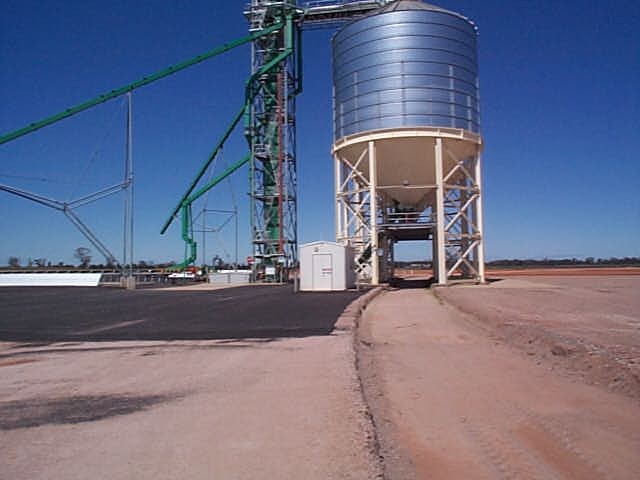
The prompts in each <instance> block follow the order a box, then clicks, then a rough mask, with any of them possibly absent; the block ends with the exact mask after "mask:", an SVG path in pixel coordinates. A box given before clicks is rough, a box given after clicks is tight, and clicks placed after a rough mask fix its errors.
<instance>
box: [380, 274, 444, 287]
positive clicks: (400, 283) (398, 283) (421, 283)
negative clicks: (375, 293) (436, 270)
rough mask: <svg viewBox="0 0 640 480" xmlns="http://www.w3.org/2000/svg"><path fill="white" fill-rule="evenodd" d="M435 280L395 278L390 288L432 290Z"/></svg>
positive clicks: (390, 283)
mask: <svg viewBox="0 0 640 480" xmlns="http://www.w3.org/2000/svg"><path fill="white" fill-rule="evenodd" d="M433 283H434V278H433V277H431V278H427V279H424V278H420V279H415V278H393V279H391V281H390V282H389V286H390V287H393V288H431V285H432V284H433Z"/></svg>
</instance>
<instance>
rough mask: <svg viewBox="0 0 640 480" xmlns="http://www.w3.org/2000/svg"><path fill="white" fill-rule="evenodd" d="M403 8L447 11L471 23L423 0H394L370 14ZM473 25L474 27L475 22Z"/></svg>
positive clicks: (462, 16) (455, 13)
mask: <svg viewBox="0 0 640 480" xmlns="http://www.w3.org/2000/svg"><path fill="white" fill-rule="evenodd" d="M404 10H429V11H431V12H442V13H448V14H450V15H455V16H456V17H460V18H462V19H463V20H466V21H468V22H469V23H471V24H473V22H472V21H471V20H470V19H468V18H467V17H465V16H464V15H460V14H459V13H457V12H452V11H451V10H447V9H445V8H442V7H438V6H437V5H432V4H430V3H426V2H423V1H422V0H395V1H392V2H391V3H388V4H387V5H385V6H383V7H380V8H379V9H378V10H376V11H375V12H374V13H373V14H372V15H377V14H379V13H387V12H399V11H404ZM473 25H474V27H475V24H473Z"/></svg>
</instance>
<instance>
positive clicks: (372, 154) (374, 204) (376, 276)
mask: <svg viewBox="0 0 640 480" xmlns="http://www.w3.org/2000/svg"><path fill="white" fill-rule="evenodd" d="M368 149H369V195H370V197H369V209H370V220H369V221H370V222H371V230H370V235H371V237H370V240H371V284H372V285H378V283H380V265H379V259H378V199H377V195H376V189H377V188H378V175H377V170H376V144H375V142H373V141H369V144H368Z"/></svg>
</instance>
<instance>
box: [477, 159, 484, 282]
mask: <svg viewBox="0 0 640 480" xmlns="http://www.w3.org/2000/svg"><path fill="white" fill-rule="evenodd" d="M475 170H476V171H475V177H476V178H475V180H476V186H477V188H478V199H477V200H476V202H475V208H476V211H475V218H476V223H477V228H478V234H479V236H480V243H479V244H478V249H477V251H476V255H477V258H476V259H477V262H478V277H479V278H478V280H479V281H480V282H481V283H484V282H485V275H484V223H483V222H484V219H483V216H482V155H481V154H480V153H478V158H477V159H476V165H475Z"/></svg>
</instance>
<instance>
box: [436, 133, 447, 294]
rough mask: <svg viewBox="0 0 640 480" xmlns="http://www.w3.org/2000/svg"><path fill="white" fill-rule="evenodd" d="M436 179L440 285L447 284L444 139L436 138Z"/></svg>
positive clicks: (437, 255) (438, 275)
mask: <svg viewBox="0 0 640 480" xmlns="http://www.w3.org/2000/svg"><path fill="white" fill-rule="evenodd" d="M435 177H436V232H435V233H436V234H435V236H434V238H433V242H434V248H433V253H434V258H433V266H434V270H435V271H434V277H435V280H436V282H437V283H438V285H446V284H447V264H446V256H445V238H444V235H445V231H444V223H445V216H444V177H443V159H442V139H441V138H436V142H435Z"/></svg>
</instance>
